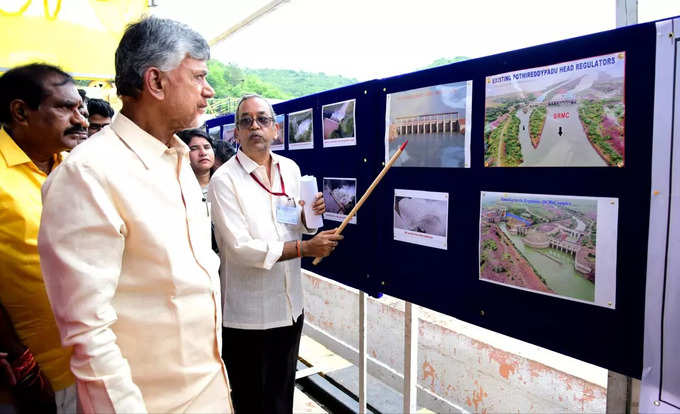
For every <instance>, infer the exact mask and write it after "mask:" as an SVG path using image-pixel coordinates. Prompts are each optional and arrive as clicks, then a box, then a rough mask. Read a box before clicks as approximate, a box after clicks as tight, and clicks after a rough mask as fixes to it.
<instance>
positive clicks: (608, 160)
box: [484, 52, 625, 167]
mask: <svg viewBox="0 0 680 414" xmlns="http://www.w3.org/2000/svg"><path fill="white" fill-rule="evenodd" d="M624 68H625V53H624V52H619V53H613V54H610V55H604V56H596V57H591V58H586V59H581V60H578V61H571V62H562V63H558V64H554V65H551V66H546V67H541V68H531V69H524V70H520V71H515V72H508V73H503V74H499V75H494V76H489V77H487V82H486V113H485V124H484V150H485V155H484V164H485V166H487V167H607V166H610V167H622V166H623V165H624V163H625V145H624V144H625V139H624V137H625V134H624V123H625V103H624V81H625V76H624Z"/></svg>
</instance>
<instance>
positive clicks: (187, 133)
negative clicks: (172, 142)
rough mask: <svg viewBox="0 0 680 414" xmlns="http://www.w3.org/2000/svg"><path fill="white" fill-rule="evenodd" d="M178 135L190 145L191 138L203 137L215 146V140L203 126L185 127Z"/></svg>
mask: <svg viewBox="0 0 680 414" xmlns="http://www.w3.org/2000/svg"><path fill="white" fill-rule="evenodd" d="M177 136H178V137H179V139H181V140H182V142H184V143H185V144H187V145H189V143H190V142H191V138H193V137H201V138H205V140H206V141H208V142H209V143H210V145H212V146H213V147H214V146H215V144H214V143H213V140H212V139H211V138H210V137H209V136H208V134H207V133H206V132H205V130H204V129H203V128H194V129H185V130H183V131H179V132H177Z"/></svg>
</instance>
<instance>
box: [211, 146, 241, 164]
mask: <svg viewBox="0 0 680 414" xmlns="http://www.w3.org/2000/svg"><path fill="white" fill-rule="evenodd" d="M234 154H236V149H235V148H234V147H232V146H231V144H229V143H228V142H227V141H217V142H215V158H216V159H219V160H220V162H221V163H222V164H224V163H225V162H227V161H229V158H231V157H233V156H234Z"/></svg>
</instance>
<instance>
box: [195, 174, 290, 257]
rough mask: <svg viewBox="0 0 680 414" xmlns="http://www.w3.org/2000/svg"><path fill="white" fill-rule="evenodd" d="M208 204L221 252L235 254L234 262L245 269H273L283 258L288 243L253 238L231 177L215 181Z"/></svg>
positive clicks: (212, 182)
mask: <svg viewBox="0 0 680 414" xmlns="http://www.w3.org/2000/svg"><path fill="white" fill-rule="evenodd" d="M208 200H210V206H211V209H210V210H211V216H212V220H213V224H214V225H215V234H216V239H217V244H218V247H219V248H220V251H222V250H224V249H226V250H227V251H229V252H230V253H231V254H230V255H229V258H230V260H234V261H236V262H238V263H239V264H241V265H244V266H249V267H256V268H260V269H266V270H269V269H271V268H272V267H273V266H274V264H276V262H277V261H278V260H279V258H281V255H282V254H283V244H284V242H283V241H279V240H265V239H260V238H255V237H253V236H252V235H251V233H250V231H249V228H248V223H247V221H246V217H245V214H244V212H243V208H242V206H241V204H240V202H239V199H238V197H237V196H236V191H235V188H234V184H233V182H231V181H230V180H229V178H228V176H219V177H217V176H216V177H213V179H212V180H211V181H210V187H209V188H208Z"/></svg>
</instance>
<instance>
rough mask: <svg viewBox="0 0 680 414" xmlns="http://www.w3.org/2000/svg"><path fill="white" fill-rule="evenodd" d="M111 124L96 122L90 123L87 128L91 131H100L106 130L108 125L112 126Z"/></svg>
mask: <svg viewBox="0 0 680 414" xmlns="http://www.w3.org/2000/svg"><path fill="white" fill-rule="evenodd" d="M110 124H111V123H110V122H109V123H106V124H98V123H96V122H90V126H88V127H87V129H89V130H90V131H99V130H100V129H102V128H104V127H105V126H107V125H110Z"/></svg>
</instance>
